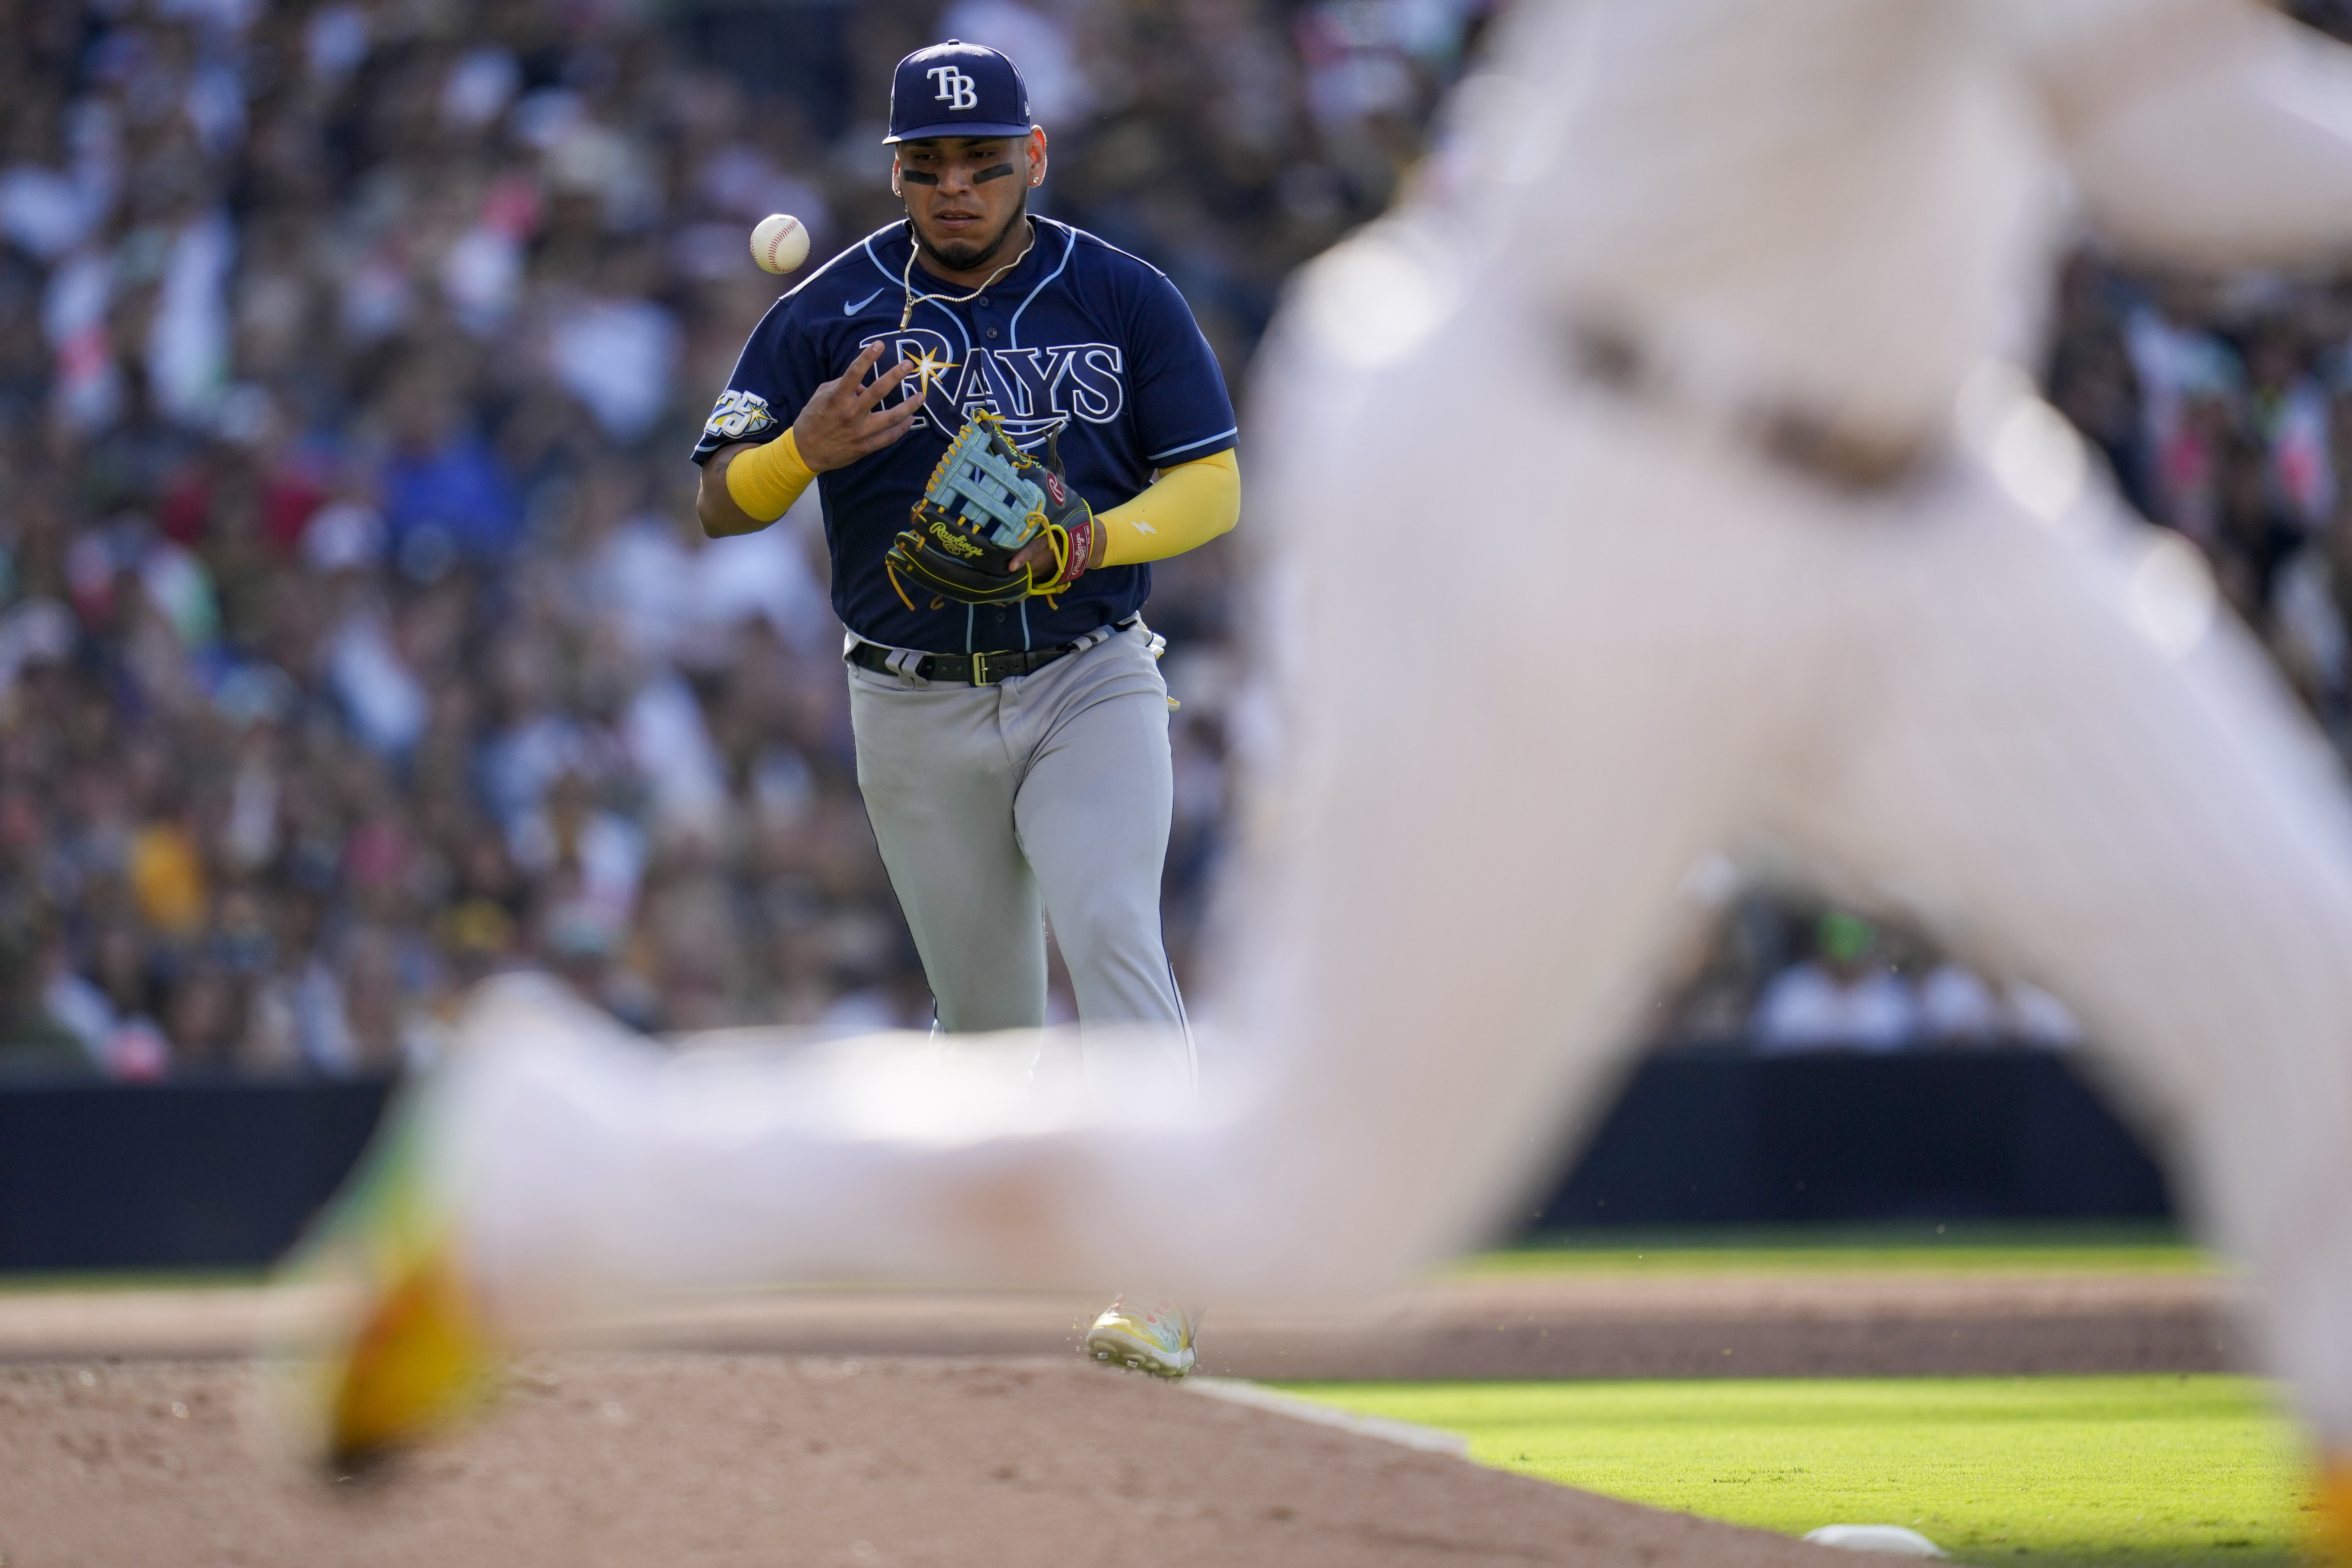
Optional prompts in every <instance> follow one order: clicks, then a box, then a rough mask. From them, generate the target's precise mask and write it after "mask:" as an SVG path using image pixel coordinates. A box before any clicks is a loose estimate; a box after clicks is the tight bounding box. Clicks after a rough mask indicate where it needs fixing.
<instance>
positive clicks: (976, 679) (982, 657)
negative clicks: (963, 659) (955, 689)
mask: <svg viewBox="0 0 2352 1568" xmlns="http://www.w3.org/2000/svg"><path fill="white" fill-rule="evenodd" d="M971 683H972V684H973V685H974V686H985V685H987V684H988V656H987V655H986V654H984V653H976V654H973V655H972V656H971Z"/></svg>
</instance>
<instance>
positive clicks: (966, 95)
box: [882, 38, 1030, 144]
mask: <svg viewBox="0 0 2352 1568" xmlns="http://www.w3.org/2000/svg"><path fill="white" fill-rule="evenodd" d="M1029 125H1030V121H1029V84H1028V83H1026V82H1024V81H1023V80H1022V79H1021V72H1020V71H1019V70H1018V69H1017V68H1014V66H1013V62H1012V61H1011V60H1008V59H1006V58H1004V57H1003V55H1000V54H998V53H997V52H996V51H995V50H994V49H992V48H990V47H988V46H987V45H985V44H967V43H965V42H964V41H963V40H962V39H961V38H950V39H949V40H948V41H947V42H946V43H944V44H933V45H932V46H931V47H929V48H928V49H917V50H916V51H915V52H914V53H913V54H911V55H908V57H907V58H905V59H903V60H900V61H899V62H898V73H897V74H896V75H894V76H893V77H891V79H890V134H889V135H887V136H885V137H884V138H882V140H883V142H885V143H886V144H887V143H889V142H920V141H922V140H923V139H924V138H926V137H930V136H1026V135H1028V134H1029Z"/></svg>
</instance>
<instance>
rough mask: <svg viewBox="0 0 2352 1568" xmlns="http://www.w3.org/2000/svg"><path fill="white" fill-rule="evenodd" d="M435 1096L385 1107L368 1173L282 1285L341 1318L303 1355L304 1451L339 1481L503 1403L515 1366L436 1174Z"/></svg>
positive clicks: (300, 1419)
mask: <svg viewBox="0 0 2352 1568" xmlns="http://www.w3.org/2000/svg"><path fill="white" fill-rule="evenodd" d="M424 1098H425V1095H424V1093H423V1092H422V1091H420V1090H411V1091H408V1092H405V1093H404V1094H403V1096H402V1097H401V1099H400V1100H398V1101H396V1102H395V1103H394V1106H393V1107H392V1108H391V1109H390V1110H387V1111H386V1113H385V1121H384V1126H383V1131H379V1132H378V1133H377V1135H376V1142H374V1144H373V1145H372V1146H371V1147H370V1149H369V1150H368V1152H367V1155H366V1157H365V1159H364V1160H363V1161H362V1164H361V1168H360V1171H359V1173H357V1174H355V1175H354V1176H353V1177H352V1179H351V1181H350V1182H349V1183H348V1184H346V1185H345V1187H344V1189H343V1191H342V1193H341V1194H338V1196H337V1197H336V1199H335V1202H334V1204H333V1205H332V1206H331V1208H330V1209H329V1210H328V1213H327V1215H326V1217H325V1218H324V1219H323V1220H322V1221H321V1222H320V1225H319V1226H318V1229H317V1230H316V1232H315V1233H314V1234H313V1235H312V1236H311V1237H309V1238H306V1239H305V1241H304V1242H303V1244H302V1245H301V1246H300V1247H299V1248H297V1250H296V1252H295V1254H294V1256H293V1260H292V1261H291V1262H289V1265H288V1266H287V1267H286V1268H285V1269H284V1270H282V1271H281V1275H280V1278H281V1280H282V1281H284V1282H286V1283H288V1284H289V1286H291V1287H293V1288H295V1289H298V1290H307V1291H311V1292H315V1293H318V1294H321V1295H325V1296H327V1297H330V1298H331V1299H332V1300H333V1301H334V1303H335V1309H334V1310H331V1312H330V1314H329V1320H328V1324H327V1326H326V1327H325V1328H324V1330H323V1331H321V1330H320V1329H319V1328H318V1327H317V1326H315V1325H314V1326H313V1327H312V1329H311V1330H310V1331H309V1332H308V1333H306V1334H304V1335H303V1340H304V1343H303V1344H302V1345H301V1346H300V1348H299V1349H298V1350H297V1352H296V1356H295V1359H296V1363H297V1371H298V1375H297V1376H296V1378H295V1381H294V1390H293V1397H294V1398H295V1400H296V1401H297V1402H298V1403H299V1405H302V1406H305V1407H306V1408H299V1409H297V1410H296V1411H295V1412H294V1413H293V1414H294V1415H295V1418H296V1421H297V1424H298V1426H299V1430H300V1431H301V1432H302V1433H303V1434H304V1437H303V1439H302V1441H303V1446H304V1447H308V1448H310V1450H311V1451H312V1452H313V1453H314V1454H315V1455H316V1457H317V1458H320V1459H321V1460H323V1462H324V1463H325V1464H326V1465H327V1466H328V1467H329V1468H331V1469H332V1470H334V1471H336V1472H337V1473H349V1472H351V1471H352V1470H355V1469H359V1468H364V1467H365V1466H367V1465H369V1464H371V1463H373V1462H374V1461H376V1460H379V1459H382V1458H386V1457H387V1456H389V1455H390V1454H392V1453H394V1452H395V1451H397V1450H399V1449H402V1448H405V1447H413V1446H415V1444H417V1443H420V1442H423V1441H425V1439H427V1438H429V1437H432V1436H435V1435H436V1434H437V1433H440V1432H442V1431H444V1430H446V1429H447V1428H448V1427H449V1426H453V1425H455V1424H457V1423H458V1422H459V1421H462V1420H463V1419H465V1418H466V1417H467V1416H468V1415H473V1414H475V1413H476V1412H477V1411H478V1410H479V1409H480V1408H481V1407H482V1406H483V1405H486V1404H487V1403H488V1401H489V1400H490V1398H491V1397H492V1396H493V1395H494V1394H496V1392H497V1386H498V1374H499V1367H500V1365H501V1363H502V1361H503V1355H502V1351H501V1347H500V1345H499V1342H498V1339H497V1336H496V1335H495V1334H494V1333H493V1332H492V1331H491V1328H490V1323H489V1320H488V1314H487V1313H486V1312H485V1311H484V1310H483V1308H482V1303H481V1299H480V1296H479V1293H478V1291H477V1290H476V1289H473V1288H472V1287H471V1286H470V1285H469V1284H468V1282H467V1279H466V1277H465V1272H464V1269H463V1268H462V1266H461V1265H460V1262H459V1258H458V1249H457V1246H456V1243H455V1230H454V1226H453V1223H452V1219H451V1216H450V1215H448V1213H447V1212H446V1208H445V1206H444V1205H441V1204H439V1203H438V1202H436V1200H435V1198H434V1197H433V1196H432V1194H431V1193H430V1191H429V1184H428V1182H427V1181H426V1179H425V1171H424V1158H423V1145H424V1142H425V1138H424V1134H423V1133H422V1131H420V1125H421V1122H422V1121H423V1115H422V1112H421V1111H420V1109H419V1102H420V1101H421V1100H424Z"/></svg>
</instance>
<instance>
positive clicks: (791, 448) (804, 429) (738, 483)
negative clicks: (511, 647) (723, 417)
mask: <svg viewBox="0 0 2352 1568" xmlns="http://www.w3.org/2000/svg"><path fill="white" fill-rule="evenodd" d="M881 357H882V345H881V344H880V343H878V342H874V343H868V344H866V347H865V348H864V349H862V350H860V351H859V352H858V355H857V357H856V359H854V360H852V361H850V362H849V368H848V369H846V370H845V371H843V372H842V373H841V374H839V375H837V376H835V377H834V378H833V379H832V380H831V381H828V382H826V383H825V384H824V385H822V386H820V387H818V388H817V389H816V393H815V395H814V396H812V397H811V398H810V399H809V400H808V402H807V403H806V404H804V405H802V408H801V411H800V413H799V414H798V415H797V416H795V417H794V418H793V425H792V428H791V429H789V430H787V431H785V432H784V433H783V434H782V435H781V436H778V437H775V438H773V439H772V440H769V441H764V442H761V441H736V442H731V443H730V444H729V445H727V446H724V447H719V450H718V451H716V452H714V453H712V454H711V455H710V457H709V458H707V459H706V460H705V461H704V463H703V465H702V480H701V484H700V486H699V488H698V489H697V490H696V491H695V496H694V515H695V517H696V518H697V519H698V520H699V521H700V522H701V524H702V531H703V532H704V533H705V534H707V535H709V537H710V538H712V539H723V538H725V537H727V536H728V535H729V534H734V533H756V532H758V531H760V530H761V529H763V528H765V527H767V526H768V525H769V524H770V523H772V522H773V521H776V519H778V518H780V517H782V516H783V515H784V513H786V512H787V511H790V510H792V506H793V502H794V501H796V500H799V499H800V497H801V492H802V491H803V490H804V489H807V488H808V486H809V481H810V480H812V479H814V478H816V476H817V475H819V474H821V473H824V472H825V471H826V470H827V469H829V468H846V467H847V466H848V465H850V464H851V463H854V462H856V461H857V459H858V458H863V457H865V456H866V454H867V453H869V452H878V451H880V450H881V449H882V448H883V447H887V446H888V445H890V443H892V442H893V441H896V440H897V439H898V437H901V436H904V435H905V434H906V433H907V430H908V426H910V425H911V424H912V422H913V420H914V417H915V416H916V415H917V414H918V413H919V412H921V410H922V406H923V397H922V394H921V393H920V392H918V393H917V394H916V395H914V396H912V397H909V398H908V399H907V400H906V401H905V402H903V403H900V404H898V405H896V406H895V407H890V408H877V406H876V405H877V404H880V403H881V402H883V401H884V400H885V399H887V397H888V396H889V395H891V394H892V393H893V392H895V391H897V390H898V384H899V383H900V382H902V381H904V380H906V379H907V376H908V374H909V373H910V372H911V371H913V369H914V368H915V367H914V364H913V363H912V362H911V361H907V360H901V361H900V362H899V363H897V364H895V365H892V366H891V367H890V368H889V369H888V370H887V371H885V372H883V373H882V374H880V375H878V376H877V377H875V379H874V380H873V381H871V382H868V381H867V380H866V376H867V374H869V373H871V372H872V370H873V369H874V365H875V362H876V361H877V360H879V359H880V358H881Z"/></svg>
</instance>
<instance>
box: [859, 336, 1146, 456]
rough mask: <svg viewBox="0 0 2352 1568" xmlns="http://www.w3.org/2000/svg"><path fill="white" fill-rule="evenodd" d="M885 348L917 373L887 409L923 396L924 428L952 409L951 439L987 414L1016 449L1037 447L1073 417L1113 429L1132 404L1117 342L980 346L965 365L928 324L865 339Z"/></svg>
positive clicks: (889, 358)
mask: <svg viewBox="0 0 2352 1568" xmlns="http://www.w3.org/2000/svg"><path fill="white" fill-rule="evenodd" d="M877 342H878V343H880V344H882V345H883V353H882V357H881V359H880V360H878V361H877V362H876V368H877V372H878V371H879V369H880V368H881V367H882V366H886V365H891V364H896V363H898V361H900V360H909V361H912V362H913V363H914V364H915V365H916V367H917V369H916V371H915V374H912V375H910V376H908V378H907V379H906V380H905V381H902V382H900V383H899V384H898V391H896V392H894V393H892V394H891V395H890V396H889V397H887V398H886V399H885V400H884V402H883V405H882V406H884V407H889V406H892V405H897V404H900V403H904V402H906V401H907V400H908V398H911V397H913V396H915V395H916V394H917V393H918V392H921V393H922V394H923V395H924V399H925V405H926V412H925V413H922V414H918V415H916V416H915V421H916V423H918V424H920V425H924V426H929V425H932V424H933V423H935V421H934V418H933V416H931V414H930V413H929V409H934V408H940V409H950V410H952V412H951V413H948V414H946V415H945V421H946V423H945V426H944V428H945V429H946V430H947V432H948V434H949V435H950V437H952V436H953V435H954V433H955V432H956V431H957V430H960V429H961V428H962V427H963V426H964V424H965V422H966V421H968V420H969V419H971V416H973V415H974V414H977V413H980V412H982V410H985V411H986V412H988V413H990V414H993V415H996V416H998V417H1000V418H1002V419H1003V421H1004V429H1005V433H1006V434H1007V435H1008V436H1010V437H1012V438H1013V442H1014V443H1015V444H1016V445H1019V446H1022V447H1031V446H1034V445H1037V444H1038V443H1040V442H1042V441H1044V440H1045V435H1046V432H1048V431H1050V430H1055V429H1058V428H1059V427H1061V426H1065V425H1067V424H1068V423H1070V421H1072V420H1073V419H1080V420H1084V421H1085V422H1086V423H1087V424H1089V425H1108V424H1110V423H1112V422H1113V421H1114V420H1116V419H1118V416H1119V415H1120V414H1121V413H1122V412H1124V411H1125V409H1126V407H1127V378H1126V373H1127V356H1126V354H1125V353H1122V352H1121V351H1120V349H1119V346H1118V344H1117V343H1055V344H1050V345H1048V346H1046V347H1044V348H1034V349H1013V348H1005V349H984V348H982V349H974V350H972V351H971V353H970V355H969V356H968V357H966V358H965V359H963V360H962V361H961V362H959V361H958V360H957V359H956V358H955V351H954V349H953V348H952V346H951V345H950V343H949V342H948V341H947V338H946V336H945V335H944V334H942V333H940V332H937V331H932V330H931V329H929V328H928V327H909V328H904V329H901V330H899V331H888V332H875V333H872V334H870V335H869V336H866V337H864V338H861V339H859V340H858V343H857V346H858V347H859V348H860V349H863V348H865V347H866V344H868V343H877Z"/></svg>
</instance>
